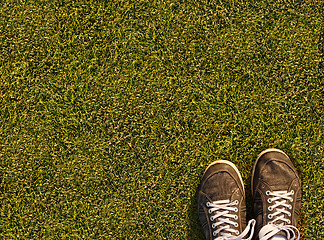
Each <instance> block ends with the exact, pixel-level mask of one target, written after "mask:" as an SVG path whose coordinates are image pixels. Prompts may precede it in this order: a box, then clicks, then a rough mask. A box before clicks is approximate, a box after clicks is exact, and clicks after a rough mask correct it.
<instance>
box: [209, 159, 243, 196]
mask: <svg viewBox="0 0 324 240" xmlns="http://www.w3.org/2000/svg"><path fill="white" fill-rule="evenodd" d="M217 163H225V164H227V165H230V166H231V167H232V168H233V169H234V170H235V172H236V173H237V175H238V176H239V178H240V181H241V184H242V186H243V192H245V190H244V183H243V180H242V176H241V174H240V171H239V170H238V169H237V167H236V166H235V165H234V163H232V162H230V161H227V160H216V161H215V162H212V163H211V164H209V165H208V167H207V168H206V170H205V172H204V174H205V173H206V171H207V169H208V168H209V167H211V166H213V165H215V164H217Z"/></svg>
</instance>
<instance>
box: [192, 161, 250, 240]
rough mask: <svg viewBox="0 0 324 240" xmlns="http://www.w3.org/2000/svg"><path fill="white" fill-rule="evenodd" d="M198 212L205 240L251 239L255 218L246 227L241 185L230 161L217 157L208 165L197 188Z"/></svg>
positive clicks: (239, 178) (237, 173)
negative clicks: (217, 158)
mask: <svg viewBox="0 0 324 240" xmlns="http://www.w3.org/2000/svg"><path fill="white" fill-rule="evenodd" d="M198 215H199V219H200V222H201V225H202V228H203V231H204V234H205V236H206V239H208V240H212V239H214V240H215V239H217V240H221V239H223V240H229V239H231V240H235V239H236V240H240V239H243V237H246V236H247V238H246V239H248V240H249V239H251V238H252V236H253V231H254V225H255V220H251V221H249V223H248V225H247V226H246V206H245V193H244V185H243V181H242V178H241V175H240V173H239V171H238V169H237V168H236V167H235V165H234V164H233V163H231V162H229V161H226V160H219V161H216V162H213V163H212V164H210V165H209V166H208V167H207V169H206V171H205V173H204V175H203V177H202V180H201V184H200V187H199V190H198Z"/></svg>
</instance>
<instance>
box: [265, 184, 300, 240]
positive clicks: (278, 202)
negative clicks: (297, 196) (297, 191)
mask: <svg viewBox="0 0 324 240" xmlns="http://www.w3.org/2000/svg"><path fill="white" fill-rule="evenodd" d="M266 195H267V196H269V198H268V199H267V201H268V203H270V204H271V203H273V202H274V204H273V205H271V206H269V207H268V210H269V211H270V212H272V211H273V213H271V214H268V216H267V217H268V218H269V219H273V218H274V219H273V220H272V221H271V222H269V224H268V225H266V226H263V227H262V228H261V230H260V232H259V239H260V240H267V239H270V238H271V237H273V236H274V235H276V234H277V233H279V232H284V233H285V234H286V237H287V239H288V240H294V239H295V237H296V236H297V240H298V239H299V237H300V235H299V231H298V229H297V228H296V227H295V226H293V225H289V224H291V222H290V220H289V219H288V218H287V217H286V216H288V217H290V216H291V213H290V212H289V211H287V210H286V209H287V208H288V209H292V206H291V205H290V204H289V203H288V202H290V203H291V202H293V198H292V196H293V195H294V191H293V190H291V191H290V192H288V191H273V192H271V191H267V192H266ZM278 221H281V223H278ZM276 222H277V224H276ZM285 224H286V225H285ZM295 232H296V233H297V234H295Z"/></svg>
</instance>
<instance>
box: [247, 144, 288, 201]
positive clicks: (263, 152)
mask: <svg viewBox="0 0 324 240" xmlns="http://www.w3.org/2000/svg"><path fill="white" fill-rule="evenodd" d="M268 152H280V153H282V154H284V155H285V156H286V157H287V158H288V159H290V158H289V157H288V155H287V154H286V153H285V152H284V151H281V150H279V149H277V148H268V149H266V150H264V151H262V152H261V153H260V154H259V155H258V157H257V159H256V160H255V163H254V166H253V171H252V177H251V192H252V196H253V176H254V171H255V168H256V165H257V163H258V161H259V159H260V157H261V156H262V155H263V154H265V153H268Z"/></svg>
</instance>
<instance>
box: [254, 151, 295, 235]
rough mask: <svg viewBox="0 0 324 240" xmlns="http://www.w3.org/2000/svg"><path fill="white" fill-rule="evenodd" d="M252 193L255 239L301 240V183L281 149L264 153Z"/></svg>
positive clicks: (261, 155) (258, 161) (257, 166)
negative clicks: (299, 220) (299, 221)
mask: <svg viewBox="0 0 324 240" xmlns="http://www.w3.org/2000/svg"><path fill="white" fill-rule="evenodd" d="M251 189H252V195H253V201H254V216H255V219H256V229H255V234H256V238H259V239H260V240H267V239H272V238H273V237H280V236H281V237H284V239H288V240H293V239H299V231H298V229H297V228H296V226H297V222H298V217H299V211H300V206H301V182H300V179H299V177H298V174H297V171H296V169H295V167H294V165H293V163H292V162H291V160H290V159H289V157H288V156H287V154H285V153H284V152H283V151H281V150H278V149H267V150H265V151H263V152H262V153H261V154H260V155H259V156H258V158H257V160H256V162H255V165H254V168H253V173H252V187H251Z"/></svg>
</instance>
